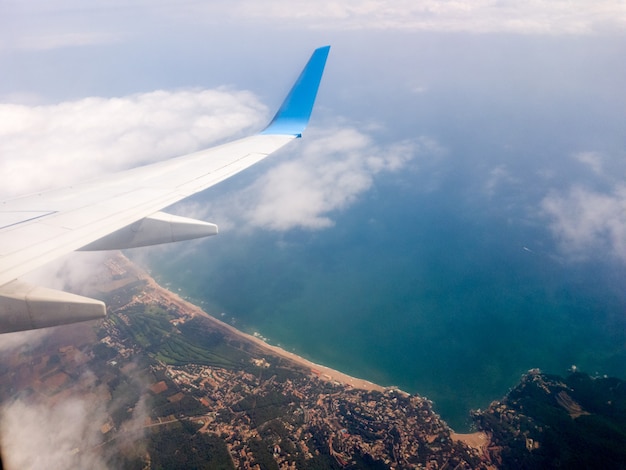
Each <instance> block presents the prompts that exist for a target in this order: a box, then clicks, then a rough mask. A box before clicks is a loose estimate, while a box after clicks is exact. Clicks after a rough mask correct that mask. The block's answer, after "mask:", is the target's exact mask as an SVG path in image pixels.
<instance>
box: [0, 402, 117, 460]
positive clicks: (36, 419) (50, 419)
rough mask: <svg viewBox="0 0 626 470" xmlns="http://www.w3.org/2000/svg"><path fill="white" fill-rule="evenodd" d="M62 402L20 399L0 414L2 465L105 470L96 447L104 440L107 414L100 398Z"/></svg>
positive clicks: (7, 406) (6, 406)
mask: <svg viewBox="0 0 626 470" xmlns="http://www.w3.org/2000/svg"><path fill="white" fill-rule="evenodd" d="M90 398H91V399H89V400H86V399H80V398H71V399H67V400H63V401H61V402H59V403H56V404H52V403H33V402H30V401H26V400H21V399H18V400H16V401H14V402H12V403H10V404H8V405H5V406H4V407H3V409H2V413H1V418H2V419H1V421H0V435H1V436H2V455H3V465H4V468H7V469H10V470H11V469H24V468H32V469H34V468H48V469H51V470H56V469H59V470H61V469H67V468H90V469H94V470H98V469H106V468H107V466H106V464H105V463H104V462H103V460H102V458H101V457H100V456H99V455H98V453H97V452H94V447H95V446H97V445H98V444H100V442H101V440H102V439H101V436H102V435H101V433H100V426H101V425H102V424H104V422H105V419H106V416H107V415H106V413H105V410H104V407H103V406H102V404H101V401H100V400H97V399H94V397H90Z"/></svg>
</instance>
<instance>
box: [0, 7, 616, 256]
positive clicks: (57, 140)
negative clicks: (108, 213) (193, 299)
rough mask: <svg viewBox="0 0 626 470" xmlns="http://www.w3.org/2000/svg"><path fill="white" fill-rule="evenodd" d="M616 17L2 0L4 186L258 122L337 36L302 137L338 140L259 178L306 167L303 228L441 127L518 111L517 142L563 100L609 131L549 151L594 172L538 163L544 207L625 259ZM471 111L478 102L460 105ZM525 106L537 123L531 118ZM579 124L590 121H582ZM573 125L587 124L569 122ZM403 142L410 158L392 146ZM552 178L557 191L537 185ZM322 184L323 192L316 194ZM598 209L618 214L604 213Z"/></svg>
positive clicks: (74, 174)
mask: <svg viewBox="0 0 626 470" xmlns="http://www.w3.org/2000/svg"><path fill="white" fill-rule="evenodd" d="M625 29H626V5H625V4H624V3H623V2H620V1H601V2H597V1H593V2H592V1H574V2H572V1H532V2H513V1H474V2H461V1H426V2H419V4H417V5H416V4H415V2H409V1H396V2H384V1H341V2H333V1H328V2H322V3H319V2H315V4H313V3H311V2H293V1H290V2H288V3H287V2H284V1H278V0H277V1H267V2H263V3H262V4H260V3H258V2H248V1H235V2H194V1H189V2H168V1H161V2H142V1H139V2H111V1H106V2H105V1H102V2H90V4H89V5H87V6H86V5H85V4H84V3H83V2H77V1H58V2H48V1H46V2H36V1H35V2H18V1H5V2H2V4H1V5H0V65H1V66H2V70H3V80H2V81H1V83H0V103H3V104H1V105H0V133H1V135H2V140H1V141H0V154H1V156H2V158H1V160H0V168H1V170H2V175H3V176H4V178H5V182H4V184H3V186H2V189H1V192H2V196H4V197H8V196H10V195H14V194H21V193H23V192H27V191H29V190H32V189H40V188H42V187H48V186H51V185H52V186H54V185H58V184H62V183H68V182H70V181H72V180H73V179H75V178H83V177H88V176H93V175H95V174H98V173H99V172H101V171H112V170H116V169H119V168H123V167H126V166H133V165H135V164H138V163H143V162H147V161H150V160H152V159H158V158H164V157H166V156H170V155H175V154H178V153H185V152H188V151H190V150H193V149H195V148H200V147H203V146H206V145H208V144H210V143H212V142H215V141H219V140H221V139H223V138H225V137H229V136H237V135H241V134H242V133H249V132H251V131H253V130H255V129H259V128H260V127H262V125H263V122H264V120H267V118H268V117H269V116H270V115H271V113H272V112H273V110H274V109H275V108H276V106H277V105H278V103H279V102H280V100H281V99H282V96H283V94H284V92H285V90H286V89H287V88H288V86H289V84H290V83H291V81H292V79H293V78H294V77H295V75H296V74H297V72H298V70H299V69H300V67H301V66H302V64H303V62H304V61H305V60H306V57H307V56H308V54H309V53H310V51H311V50H312V49H313V48H314V47H316V46H319V45H323V44H327V43H330V44H332V45H333V50H332V53H331V56H330V60H329V65H328V71H327V74H326V77H325V79H324V83H323V84H322V89H321V92H320V99H319V102H318V106H317V109H316V111H315V114H314V119H313V122H312V127H313V129H314V130H313V131H311V132H320V133H321V134H322V135H325V136H327V137H328V136H330V135H335V136H336V139H335V141H334V142H335V143H333V144H331V143H330V142H331V141H332V139H322V140H320V141H318V142H312V141H311V140H313V139H310V140H309V141H308V142H306V143H305V144H304V145H302V146H301V147H302V148H300V149H298V150H297V151H298V152H300V151H301V152H302V154H303V158H302V159H298V161H296V162H291V163H288V164H286V165H285V166H281V167H280V168H278V169H277V170H276V172H275V173H272V174H269V175H267V176H266V178H268V179H270V180H272V179H274V180H275V179H281V178H282V176H283V175H285V174H289V175H291V176H293V177H294V178H301V179H308V178H309V177H314V178H315V180H316V183H315V184H316V185H317V187H313V188H311V187H308V188H305V187H304V186H303V185H299V184H293V181H295V180H291V181H292V183H290V184H292V186H299V189H300V191H307V192H308V194H299V193H296V194H295V198H294V200H297V199H298V198H299V199H300V200H301V201H302V204H303V206H306V210H305V211H304V212H303V214H302V216H303V218H304V219H307V220H308V221H303V222H302V225H304V226H308V225H310V224H312V225H314V226H316V227H318V228H319V227H323V226H327V225H328V223H327V222H324V220H325V217H326V216H325V215H324V214H325V213H327V212H328V211H329V210H332V209H335V208H341V207H345V206H346V205H347V204H349V202H350V201H351V200H352V198H354V197H356V196H357V195H358V193H359V192H361V191H364V190H366V189H367V187H369V185H370V184H371V182H368V181H369V180H370V179H371V178H372V177H373V175H375V174H376V173H377V172H380V171H389V170H390V169H395V170H397V169H398V167H400V166H402V165H407V164H409V163H410V162H414V157H415V156H416V153H418V150H417V147H420V150H419V153H420V154H421V155H423V154H424V151H425V150H424V148H425V146H424V142H429V144H428V146H430V148H431V149H435V150H434V153H435V154H437V155H441V154H442V152H444V153H445V149H446V147H448V146H450V143H449V142H446V140H445V139H446V136H445V132H446V127H453V126H455V125H457V126H462V125H463V122H464V120H469V121H471V122H476V121H477V120H480V119H487V118H489V119H490V120H491V119H495V120H496V121H497V119H499V118H501V119H505V120H509V121H510V120H511V119H515V118H516V116H521V118H522V119H524V121H523V122H519V123H515V124H516V125H518V128H519V126H525V127H527V132H526V134H524V137H530V133H532V132H534V131H535V130H534V129H533V125H537V126H542V127H545V125H549V126H551V125H553V124H554V123H558V122H559V120H562V121H563V125H568V121H572V113H581V114H588V115H589V117H588V119H589V120H592V119H593V120H596V121H597V120H604V122H603V126H605V127H607V128H614V129H615V130H616V131H619V132H620V134H619V135H615V141H614V142H598V143H597V146H594V144H595V142H589V140H590V139H586V140H585V141H584V142H581V147H580V148H576V147H575V146H574V143H573V145H572V148H571V149H568V150H567V151H568V152H569V154H568V155H565V154H562V155H560V156H559V157H560V158H559V162H558V167H559V172H560V173H563V170H564V169H565V172H566V173H569V171H570V168H571V169H576V168H587V167H588V168H589V169H590V170H591V172H592V173H593V176H594V179H595V180H596V181H601V180H602V181H603V184H602V185H600V187H599V186H598V184H594V185H587V184H586V182H585V183H581V182H577V183H576V184H571V185H566V187H562V185H564V184H565V183H564V182H563V181H557V180H558V178H557V177H555V175H554V172H556V169H555V168H554V165H552V164H551V163H550V162H541V164H542V165H544V166H546V168H536V171H537V172H538V173H539V177H538V178H540V179H541V181H540V182H539V183H540V184H541V186H542V189H541V191H543V192H544V193H545V194H543V200H542V202H541V208H542V210H543V214H544V215H545V216H547V218H548V222H549V224H550V226H551V227H552V229H553V231H554V234H555V236H556V237H559V238H560V239H561V240H563V241H564V242H566V243H568V245H569V247H568V249H570V250H573V251H576V252H578V251H580V249H583V248H585V247H588V246H590V245H593V243H595V242H596V241H597V239H598V237H602V238H603V240H604V242H605V243H609V245H610V247H611V249H612V250H614V251H615V253H616V254H617V255H618V256H621V257H623V258H626V248H624V247H623V246H621V242H620V240H621V239H622V238H620V235H621V234H622V231H624V228H623V227H624V221H623V220H622V218H623V217H620V215H619V212H620V207H621V205H622V202H623V193H624V189H623V187H622V186H621V183H620V179H619V178H615V176H616V174H615V171H614V170H615V167H616V166H617V167H618V168H619V169H620V171H623V166H620V164H619V163H617V164H616V163H615V159H618V158H620V157H621V156H622V155H623V154H622V153H620V152H621V151H622V146H621V144H623V131H620V129H621V118H622V117H623V113H622V110H623V109H624V104H625V100H624V96H623V93H617V92H618V90H620V87H621V86H622V85H623V83H624V78H625V76H626V75H625V72H624V65H623V64H622V63H623V61H622V60H620V58H621V57H622V56H623V52H624V46H623V44H624V41H623V35H624V31H625ZM452 103H454V106H451V104H452ZM581 106H585V108H580V107H581ZM516 108H519V110H517V109H516ZM450 110H452V111H450ZM476 110H479V111H482V113H481V114H482V115H473V116H468V115H466V114H467V113H473V112H475V111H476ZM533 111H535V112H536V113H537V122H536V123H532V122H531V123H529V122H528V121H527V116H528V114H529V112H533ZM451 112H452V114H451ZM541 121H545V123H544V122H541ZM492 122H493V121H492ZM510 124H511V126H513V124H512V123H510ZM571 125H572V126H585V125H586V121H585V119H584V117H581V119H578V121H576V122H572V123H571ZM496 126H497V123H496ZM490 127H493V125H490ZM315 129H317V130H315ZM490 131H493V132H496V133H497V132H498V129H489V128H487V129H486V132H490ZM333 133H334V134H333ZM572 133H573V134H574V137H581V136H580V135H578V130H577V129H575V128H574V129H572ZM584 137H586V136H584ZM513 138H515V136H513ZM344 139H345V140H344ZM529 140H530V139H529ZM324 142H327V143H328V144H329V145H332V146H333V149H332V152H336V153H339V154H340V155H339V156H337V155H335V156H334V158H335V159H339V160H341V162H342V165H343V173H341V174H342V175H344V176H345V174H346V172H347V173H349V174H353V173H354V174H356V175H359V176H355V177H354V178H353V179H352V180H350V181H347V180H346V185H345V192H346V194H337V192H338V190H337V189H335V190H334V194H330V195H328V194H327V193H328V191H327V190H328V188H327V185H324V181H326V182H327V183H328V184H331V183H332V182H333V181H334V180H335V179H336V178H337V177H338V176H337V172H342V168H337V167H336V166H332V167H331V166H329V165H325V166H323V167H321V168H317V169H316V173H307V171H309V170H310V169H311V165H307V157H306V153H307V152H309V153H310V152H311V151H314V152H316V153H317V154H318V155H319V156H320V158H324V155H329V152H323V151H322V150H323V149H320V145H324ZM308 145H312V146H314V147H313V150H307V148H308V147H307V146H308ZM503 145H513V144H511V143H505V142H504V143H503ZM530 145H531V146H532V145H536V143H534V142H531V143H530ZM360 146H361V147H363V146H364V147H367V148H368V149H370V153H371V154H374V155H375V158H379V159H385V158H392V159H395V160H394V162H393V163H390V162H382V163H381V162H378V163H375V164H374V163H371V162H369V161H362V160H359V159H358V158H352V157H353V156H354V154H355V152H357V153H358V152H359V151H360ZM377 146H378V147H377ZM397 151H400V152H401V153H402V155H401V156H397V157H394V153H395V152H397ZM563 152H565V150H563ZM351 155H352V156H351ZM502 157H503V155H498V158H496V159H494V161H482V160H481V161H480V162H477V163H479V164H480V165H484V166H485V167H484V168H479V167H478V166H476V165H475V168H474V170H475V171H480V172H481V174H480V175H472V176H473V177H474V176H476V177H480V179H481V181H482V180H484V181H482V184H485V185H486V186H487V187H488V188H489V191H493V190H494V188H497V185H502V184H509V185H510V184H515V181H516V178H517V181H519V179H520V177H519V176H515V175H514V174H515V172H516V171H518V170H520V168H519V167H520V163H519V162H510V161H507V160H506V158H502ZM300 164H302V165H300ZM551 166H552V167H551ZM516 167H518V168H516ZM320 172H327V174H326V175H325V176H324V175H320ZM541 172H543V173H541ZM551 172H552V173H551ZM612 178H615V179H614V180H612ZM282 179H283V180H285V179H284V178H282ZM549 179H552V180H554V181H555V182H554V185H555V186H561V187H550V185H551V184H552V183H550V182H548V183H549V184H548V185H547V186H546V185H545V182H546V181H547V180H549ZM544 186H545V187H544ZM294 189H295V188H293V187H285V188H282V189H281V188H275V189H274V191H275V193H276V194H274V195H272V194H264V195H263V197H262V198H261V202H262V203H263V204H266V203H271V201H272V198H274V200H275V199H276V196H280V191H293V190H294ZM259 190H261V189H259ZM277 191H278V192H277ZM320 192H324V193H325V194H327V195H326V196H324V200H321V196H320ZM587 196H589V197H587ZM294 204H295V202H294ZM263 210H266V209H263V208H261V209H260V215H259V216H258V217H262V214H263ZM290 211H292V212H293V211H296V212H299V211H300V208H299V207H298V206H297V205H296V206H295V207H294V206H292V207H291V208H286V210H285V212H284V214H285V217H287V218H289V216H288V215H287V214H288V213H289V212H290ZM281 213H283V212H281ZM600 214H602V215H600ZM603 215H613V216H616V217H610V219H611V222H609V221H608V220H607V219H608V218H607V217H604V216H603ZM252 220H253V221H254V220H257V216H255V215H253V216H252ZM294 225H295V226H297V225H298V222H297V221H296V222H295V224H294V221H292V222H290V223H284V221H282V222H281V221H277V222H276V223H275V224H274V226H273V228H275V229H276V228H279V227H282V228H290V227H292V226H294Z"/></svg>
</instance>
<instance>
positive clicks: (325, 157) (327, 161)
mask: <svg viewBox="0 0 626 470" xmlns="http://www.w3.org/2000/svg"><path fill="white" fill-rule="evenodd" d="M265 115H266V113H265V108H264V107H263V106H262V105H260V104H259V102H258V101H257V100H256V99H255V98H254V97H253V96H252V95H250V94H249V93H245V92H232V91H227V90H195V91H180V92H164V91H156V92H152V93H146V94H139V95H133V96H128V97H123V98H113V99H104V98H85V99H82V100H79V101H72V102H66V103H60V104H56V105H51V106H25V105H11V104H5V105H0V154H2V155H3V156H5V158H3V159H2V160H1V161H0V173H2V175H3V180H4V185H3V188H2V189H1V190H0V191H1V193H0V194H1V195H2V196H4V197H7V196H10V195H17V194H21V193H27V192H31V191H35V190H39V189H42V188H47V187H51V186H59V185H64V184H71V183H72V182H74V181H77V180H81V179H84V178H90V177H94V176H97V175H98V174H100V173H103V172H112V171H116V170H121V169H124V168H128V167H133V166H136V165H138V164H141V163H146V162H148V161H155V160H159V159H162V158H165V157H168V156H172V155H179V154H184V153H187V152H191V151H193V150H196V149H198V148H202V147H207V146H210V144H212V143H214V142H216V141H219V140H221V139H224V138H227V137H233V136H235V135H237V134H238V133H240V132H241V129H244V128H247V129H249V130H251V128H253V127H257V128H258V127H260V123H262V122H263V119H264V118H265ZM289 152H290V157H289V159H288V160H286V161H281V163H279V164H278V165H275V166H273V167H270V168H269V170H268V171H267V172H266V173H265V174H263V175H261V176H260V177H259V178H258V179H257V180H256V181H255V182H254V183H253V184H252V185H251V186H250V187H248V188H246V189H244V190H243V191H241V192H240V193H239V194H229V195H227V196H224V197H223V198H222V199H221V201H220V203H219V204H216V205H215V206H214V207H218V206H219V209H218V210H219V211H220V212H222V213H223V214H224V217H225V218H226V219H227V220H232V219H240V220H238V223H241V221H245V223H246V224H248V225H250V226H253V227H263V228H267V229H271V230H289V229H292V228H295V227H299V228H307V229H320V228H324V227H328V226H329V225H331V224H332V220H331V219H330V214H331V213H332V212H333V211H336V210H341V209H344V208H346V207H348V206H349V205H350V204H351V203H353V202H354V201H355V200H356V198H357V197H358V196H359V195H360V194H361V193H362V192H363V191H366V190H367V189H368V188H370V186H371V185H372V182H373V178H374V176H375V175H376V174H378V173H380V172H393V171H397V170H400V169H402V168H404V167H405V166H406V165H407V164H408V163H409V162H410V161H411V160H412V159H413V158H414V157H415V156H416V155H418V154H420V155H432V154H437V153H440V149H439V148H438V146H437V144H436V143H434V142H433V141H431V140H428V139H426V138H420V139H415V140H413V141H402V142H397V143H392V144H388V145H379V144H377V143H376V142H374V140H373V138H372V137H371V136H370V135H368V134H367V132H366V131H362V130H359V129H356V128H354V127H353V126H350V125H345V126H341V127H337V126H334V127H332V128H327V129H325V130H317V131H316V130H314V129H313V130H310V131H309V132H307V136H306V138H305V139H303V140H302V141H300V142H298V143H297V145H293V146H292V147H290V150H289ZM190 207H191V209H190ZM205 211H206V210H205ZM194 212H196V210H195V209H194V208H193V206H187V208H185V207H183V213H184V215H193V213H194ZM196 215H197V214H196ZM202 215H203V214H201V216H202ZM227 223H228V222H227Z"/></svg>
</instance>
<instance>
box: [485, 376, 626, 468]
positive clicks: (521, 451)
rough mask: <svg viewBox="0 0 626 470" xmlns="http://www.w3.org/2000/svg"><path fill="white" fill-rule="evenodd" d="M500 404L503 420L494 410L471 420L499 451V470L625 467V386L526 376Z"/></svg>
mask: <svg viewBox="0 0 626 470" xmlns="http://www.w3.org/2000/svg"><path fill="white" fill-rule="evenodd" d="M564 396H567V397H569V398H568V400H567V401H564V400H563V397H564ZM503 403H504V404H505V405H506V407H507V409H508V410H510V411H509V412H508V414H507V415H506V418H504V419H503V417H502V414H501V413H500V412H499V411H497V409H494V408H491V409H490V410H487V411H486V412H484V413H481V414H477V415H475V418H476V421H477V423H478V425H479V427H480V428H481V429H485V430H488V431H489V432H490V433H492V435H493V436H494V440H495V441H496V442H497V444H498V445H501V446H502V447H503V450H502V468H568V469H577V468H580V469H583V468H585V469H586V468H615V469H618V468H622V469H624V468H626V447H624V442H626V382H624V381H622V380H619V379H615V378H592V377H590V376H588V375H586V374H581V373H575V374H572V375H570V376H569V377H567V378H566V379H563V378H561V377H558V376H553V375H546V374H541V375H537V374H534V375H530V374H529V375H527V376H526V377H525V378H524V379H523V380H522V383H521V384H520V385H519V386H517V387H516V388H515V389H513V390H512V391H511V392H510V393H509V395H508V396H507V397H506V399H505V400H504V402H503ZM501 407H502V405H500V408H501ZM572 411H575V412H576V413H575V414H573V415H572V414H570V412H572ZM526 438H530V439H533V440H534V441H535V442H537V443H538V445H539V447H538V448H535V449H533V450H531V451H529V450H528V449H527V441H526Z"/></svg>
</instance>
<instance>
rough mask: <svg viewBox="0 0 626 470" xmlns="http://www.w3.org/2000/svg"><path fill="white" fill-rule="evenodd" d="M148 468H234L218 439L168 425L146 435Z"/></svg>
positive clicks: (184, 427)
mask: <svg viewBox="0 0 626 470" xmlns="http://www.w3.org/2000/svg"><path fill="white" fill-rule="evenodd" d="M148 451H149V453H150V458H151V464H152V466H151V468H154V469H155V470H175V469H185V470H196V469H197V470H231V469H234V468H235V467H234V465H233V463H232V459H231V458H230V454H229V453H228V449H227V448H226V444H224V441H223V440H221V439H220V438H219V437H217V436H213V435H207V434H200V433H196V432H195V431H194V429H193V427H191V426H188V425H185V424H184V423H176V424H174V425H170V426H168V427H167V429H165V430H163V429H162V430H160V431H157V432H154V433H153V434H152V435H151V436H149V442H148Z"/></svg>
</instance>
